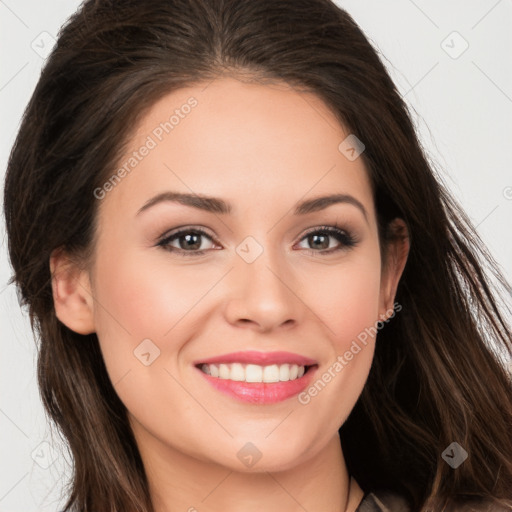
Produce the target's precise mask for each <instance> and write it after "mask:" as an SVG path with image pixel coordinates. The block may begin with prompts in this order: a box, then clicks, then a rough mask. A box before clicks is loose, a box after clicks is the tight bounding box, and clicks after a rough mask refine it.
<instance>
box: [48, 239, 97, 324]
mask: <svg viewBox="0 0 512 512" xmlns="http://www.w3.org/2000/svg"><path fill="white" fill-rule="evenodd" d="M50 272H51V275H52V292H53V303H54V307H55V314H56V316H57V318H58V319H59V320H60V321H61V322H62V323H63V324H64V325H65V326H66V327H68V328H69V329H71V330H72V331H75V332H76V333H78V334H91V333H93V332H95V327H94V309H93V305H94V302H93V297H92V290H91V285H90V280H89V274H88V273H87V272H86V271H85V270H83V269H81V268H80V267H79V266H78V265H77V264H76V263H75V262H74V261H73V260H72V259H71V258H70V257H69V256H68V255H67V254H66V253H65V252H64V251H63V250H61V249H56V250H55V251H53V252H52V255H51V257H50Z"/></svg>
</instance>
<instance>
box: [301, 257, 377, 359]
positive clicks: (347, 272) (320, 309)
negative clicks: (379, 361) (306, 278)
mask: <svg viewBox="0 0 512 512" xmlns="http://www.w3.org/2000/svg"><path fill="white" fill-rule="evenodd" d="M377 251H378V248H377ZM377 256H378V253H377ZM379 296H380V262H379V259H378V257H376V256H375V253H374V252H372V251H368V252H367V253H366V254H361V253H360V254H359V255H358V256H357V258H356V257H354V258H353V259H350V260H349V259H348V258H347V260H346V261H345V262H342V263H340V264H339V265H336V266H334V267H330V268H327V269H324V270H322V271H317V272H316V273H315V279H314V281H312V282H310V283H309V284H308V286H307V287H306V288H305V290H304V297H306V300H307V302H308V304H310V305H311V309H313V310H314V311H315V312H316V313H317V314H318V316H319V317H320V318H321V319H322V320H323V322H322V324H323V327H324V329H325V334H326V336H327V337H328V338H329V339H331V340H332V343H333V345H334V347H335V348H336V349H338V350H342V349H344V347H345V346H346V345H347V343H348V344H350V341H351V340H352V339H354V338H355V337H357V336H358V335H359V334H360V333H361V332H362V331H364V330H365V329H366V328H367V327H369V326H373V325H374V324H375V322H376V321H377V320H378V313H379Z"/></svg>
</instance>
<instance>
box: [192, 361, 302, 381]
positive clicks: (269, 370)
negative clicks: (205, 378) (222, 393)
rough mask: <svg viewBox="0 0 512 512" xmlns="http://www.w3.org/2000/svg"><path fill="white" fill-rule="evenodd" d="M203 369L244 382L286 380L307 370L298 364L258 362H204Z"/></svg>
mask: <svg viewBox="0 0 512 512" xmlns="http://www.w3.org/2000/svg"><path fill="white" fill-rule="evenodd" d="M201 370H202V371H203V372H204V373H206V374H207V375H211V376H212V377H218V378H219V379H229V380H235V381H240V382H242V381H244V382H268V383H271V382H286V381H289V380H295V379H298V378H300V377H302V376H303V375H304V373H305V371H306V369H305V367H304V366H299V365H296V364H281V365H277V364H272V365H270V366H259V365H257V364H248V365H243V364H242V363H232V364H224V363H222V364H219V365H217V364H203V365H201Z"/></svg>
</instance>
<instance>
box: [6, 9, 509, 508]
mask: <svg viewBox="0 0 512 512" xmlns="http://www.w3.org/2000/svg"><path fill="white" fill-rule="evenodd" d="M277 1H278V0H277ZM79 3H80V2H78V1H76V0H51V1H47V2H44V4H43V2H41V1H37V0H30V1H29V0H17V1H14V0H0V52H1V54H0V59H1V67H0V69H1V73H0V109H1V111H0V118H1V123H0V130H1V132H0V176H1V177H2V187H3V174H4V172H5V167H6V163H7V158H8V155H9V151H10V148H11V146H12V144H13V142H14V139H15V136H16V133H17V130H18V127H19V123H20V119H21V115H22V113H23V110H24V108H25V106H26V104H27V102H28V101H29V99H30V96H31V94H32V91H33V89H34V87H35V84H36V82H37V80H38V77H39V73H40V70H41V66H42V64H43V62H44V58H45V57H46V55H47V51H48V50H49V49H50V48H51V45H52V44H53V40H54V38H56V37H57V34H58V31H59V27H60V26H61V25H62V23H63V22H64V21H65V20H66V19H67V17H68V16H69V15H71V14H72V13H73V12H74V11H75V10H76V8H77V6H78V5H79ZM337 3H338V4H339V5H340V6H342V7H344V8H346V9H347V10H348V12H349V13H350V14H351V15H352V16H353V17H354V19H355V20H356V22H357V23H358V24H359V25H360V26H361V28H362V29H363V31H364V32H365V33H366V35H367V36H368V37H369V38H370V40H371V42H372V44H373V45H374V46H375V47H376V48H377V49H378V50H379V52H380V53H381V55H383V58H384V62H385V64H386V66H387V68H388V70H389V72H390V74H391V76H392V78H393V79H394V80H395V82H396V84H397V86H398V88H399V90H400V92H401V94H402V95H403V96H404V97H405V99H406V101H407V103H408V105H410V108H411V112H412V115H413V118H414V122H415V124H416V126H417V129H418V131H419V133H420V137H421V141H422V143H423V145H424V146H425V148H426V150H427V152H428V155H429V157H430V158H431V159H432V161H433V162H434V163H435V165H436V166H437V167H438V168H439V169H440V170H441V172H442V176H443V180H444V181H445V183H446V184H447V186H448V187H449V188H450V189H451V190H452V192H453V194H454V195H455V197H456V198H457V199H458V200H459V201H460V202H461V203H462V205H463V206H464V207H465V208H466V211H467V213H468V214H469V216H470V218H471V219H472V221H473V222H474V224H475V225H476V226H477V228H478V231H479V233H480V235H481V236H482V238H483V240H484V241H485V242H486V244H487V246H488V247H489V249H490V251H491V252H492V254H493V255H494V256H495V258H496V260H497V261H498V263H500V264H501V266H502V269H503V271H504V273H505V275H506V276H507V278H508V279H509V281H510V280H511V278H512V241H511V239H510V236H509V234H510V227H511V219H512V172H511V167H510V165H511V162H512V143H511V137H512V60H511V59H510V56H511V55H512V35H511V34H512V30H511V29H512V2H511V1H510V0H452V1H450V2H446V1H443V0H428V1H427V0H415V1H412V0H388V1H386V2H383V1H381V0H346V1H345V0H338V2H337ZM41 229H44V226H41ZM0 230H1V231H0V240H1V246H0V332H1V350H2V354H1V357H0V384H1V390H2V393H1V395H0V433H1V437H0V512H7V511H8V512H31V511H56V510H59V505H62V503H63V501H62V499H61V493H62V491H63V490H64V488H65V484H66V482H67V479H68V476H67V475H68V474H69V469H68V468H69V466H68V464H69V457H68V456H67V455H66V452H65V450H63V447H62V445H60V444H59V440H58V438H54V437H52V435H51V431H50V429H49V426H48V423H47V420H46V417H45V415H44V412H43V409H42V406H41V402H40V399H39V394H38V389H37V385H36V370H35V361H36V351H35V342H34V338H33V335H32V333H31V331H30V326H29V321H28V318H27V316H26V314H25V313H24V312H22V311H21V310H20V308H19V305H18V300H17V294H16V291H15V289H14V286H13V285H8V284H7V283H8V280H9V278H10V276H11V270H10V267H9V264H8V262H7V250H6V237H5V226H4V221H3V217H2V220H1V222H0Z"/></svg>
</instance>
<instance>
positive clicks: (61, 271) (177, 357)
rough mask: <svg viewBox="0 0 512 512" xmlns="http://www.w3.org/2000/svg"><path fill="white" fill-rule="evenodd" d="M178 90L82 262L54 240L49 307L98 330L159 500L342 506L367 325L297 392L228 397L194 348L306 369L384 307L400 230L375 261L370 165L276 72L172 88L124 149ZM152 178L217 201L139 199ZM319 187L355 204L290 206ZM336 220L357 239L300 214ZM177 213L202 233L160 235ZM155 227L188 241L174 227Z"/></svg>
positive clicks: (184, 506)
mask: <svg viewBox="0 0 512 512" xmlns="http://www.w3.org/2000/svg"><path fill="white" fill-rule="evenodd" d="M190 96H194V97H195V98H196V99H197V101H198V105H197V106H196V107H195V108H194V109H192V111H191V112H190V114H188V115H187V116H186V117H185V118H184V119H181V120H180V123H179V124H178V125H177V126H175V128H174V129H173V131H172V132H171V133H169V134H166V135H165V136H164V137H163V139H162V141H161V142H159V143H158V145H157V146H156V147H155V148H154V149H152V150H151V151H150V152H149V154H148V155H147V156H146V157H145V158H144V159H142V160H141V161H140V162H139V163H138V165H137V166H136V168H135V169H134V170H133V171H132V172H131V173H130V174H129V175H128V176H126V177H124V179H123V180H122V182H121V183H119V184H118V185H116V186H115V187H114V188H113V189H112V190H111V191H110V192H108V194H106V197H104V198H103V199H101V200H100V209H99V213H98V231H97V238H96V240H95V246H94V257H93V261H92V262H91V265H90V266H89V267H88V268H87V269H86V270H81V269H80V268H79V267H78V266H77V265H74V264H73V263H72V262H71V261H70V260H69V259H68V258H67V256H66V255H65V254H64V253H62V252H59V251H55V253H54V254H53V255H52V259H51V269H52V273H53V275H54V282H53V290H54V301H55V308H56V314H57V316H58V318H59V319H60V320H61V321H62V322H63V323H65V324H66V325H67V326H68V327H69V328H71V329H73V330H75V331H76V332H79V333H82V334H85V333H90V332H96V333H97V335H98V338H99V342H100V346H101V350H102V353H103V356H104V358H105V362H106V366H107V370H108V373H109V376H110V378H111V381H112V383H113V384H114V386H115V389H116V391H117V393H118V395H119V397H120V399H121V400H122V401H123V403H124V404H125V405H126V407H127V409H128V411H129V417H130V423H131V425H132V428H133V431H134V434H135V437H136V440H137V444H138V446H139V450H140V452H141V456H142V459H143V462H144V465H145V468H146V471H147V474H148V478H149V482H150V487H151V492H152V496H153V499H154V502H155V509H156V510H157V512H163V511H171V510H173V511H174V510H190V511H192V510H198V511H201V512H203V511H219V510H223V511H227V512H229V511H235V510H236V511H238V512H240V510H243V511H244V512H253V511H254V512H256V511H260V510H266V511H269V512H274V511H280V512H282V511H283V510H285V511H289V512H295V511H303V510H308V511H310V512H313V511H318V512H320V511H322V512H339V511H354V510H355V509H356V508H357V506H358V504H359V503H360V501H361V498H362V496H363V492H362V490H361V489H360V487H359V486H358V485H357V482H355V480H352V484H350V477H349V474H348V472H347V468H346V465H345V461H344V457H343V453H342V449H341V446H340V443H339V437H338V429H339V428H340V426H341V425H342V424H343V423H344V421H345V420H346V418H347V416H348V415H349V413H350V411H351V410H352V408H353V406H354V405H355V403H356V401H357V399H358V397H359V395H360V393H361V391H362V389H363V386H364V384H365V381H366V379H367V376H368V373H369V371H370V367H371V363H372V358H373V353H374V345H375V339H373V338H369V339H368V343H367V345H366V346H364V347H363V348H362V350H361V351H360V352H358V353H357V355H355V356H354V357H353V359H352V360H351V361H350V362H349V363H348V364H347V365H346V366H344V368H343V370H342V371H340V372H338V373H337V374H336V377H335V378H333V379H332V380H331V381H330V382H329V383H328V384H327V385H326V386H325V387H324V388H323V389H322V391H321V392H319V393H318V395H317V396H315V397H313V398H312V399H311V400H310V401H309V403H307V404H305V405H303V404H301V403H299V402H298V400H297V397H296V396H295V397H292V398H290V399H287V400H285V401H283V402H280V403H277V404H271V405H261V404H249V403H244V402H239V401H237V400H235V399H233V398H231V397H229V396H226V395H224V394H222V393H220V392H218V391H217V390H215V389H214V388H213V387H211V386H210V385H209V384H208V383H207V382H206V380H205V379H204V378H203V377H202V376H201V375H200V374H198V372H197V370H196V369H195V368H194V367H193V364H192V362H193V361H196V360H198V359H206V358H209V357H213V356H216V355H219V354H224V353H228V352H234V351H241V350H258V351H263V352H266V351H278V350H285V351H290V352H294V353H297V354H301V355H304V356H307V357H311V358H313V359H315V360H316V361H318V364H319V368H318V370H317V376H321V375H322V373H324V372H325V371H327V370H328V369H329V368H330V367H332V365H333V364H334V362H335V361H336V358H337V356H338V355H343V354H344V353H345V352H346V351H347V350H349V348H350V346H351V343H352V342H353V340H355V339H356V337H357V336H358V334H360V333H361V332H363V331H364V330H365V328H367V327H369V326H373V325H375V322H376V321H378V320H382V319H383V318H385V317H387V316H389V315H390V312H391V311H392V308H393V302H394V296H395V292H396V286H397V284H398V280H399V278H400V275H401V273H402V271H403V267H404V265H405V262H406V258H407V253H408V249H409V246H408V242H407V241H402V242H396V243H395V244H393V245H391V246H390V247H389V256H390V257H389V258H388V260H387V261H388V262H389V263H388V264H387V266H386V267H385V268H384V267H382V266H381V248H380V247H379V240H378V234H377V223H376V215H375V208H374V203H373V198H372V192H371V185H370V181H369V177H368V173H367V171H366V169H365V166H364V163H363V161H362V159H361V158H357V159H355V160H354V161H350V160H348V159H347V158H346V157H345V156H344V155H343V154H342V153H341V152H340V151H339V150H338V146H339V144H340V142H341V141H343V140H344V139H345V137H346V136H347V135H348V134H349V132H348V131H347V130H345V129H344V128H343V127H342V126H340V124H339V123H338V122H337V120H336V118H335V117H334V115H333V114H332V112H330V110H329V109H328V108H327V106H326V105H325V104H324V103H323V102H322V101H321V100H320V99H319V98H318V97H316V96H315V95H313V94H311V93H304V92H302V93H298V92H296V91H295V90H294V89H293V88H291V87H289V86H287V85H286V84H275V85H261V84H256V83H244V82H241V81H238V80H236V79H234V78H222V79H218V80H215V81H214V82H212V83H210V84H209V85H207V86H206V84H202V85H200V86H195V87H190V88H187V89H182V90H179V91H174V92H172V93H171V94H168V95H167V96H165V97H163V98H162V99H161V100H159V101H158V102H157V103H155V105H154V106H153V107H152V109H151V110H150V111H149V112H148V113H147V114H146V116H145V117H144V118H143V119H142V121H141V123H140V125H139V126H138V127H137V129H136V130H135V135H134V136H133V137H132V139H131V140H130V143H129V145H128V146H127V147H128V149H127V156H129V155H130V154H131V153H132V152H133V151H134V150H136V149H137V148H140V146H141V145H142V144H144V141H145V140H147V136H148V135H150V134H151V133H152V132H153V130H154V129H155V127H157V126H158V125H159V124H160V123H161V122H162V121H164V120H167V119H168V118H169V112H172V111H173V110H175V109H176V108H179V107H180V106H181V105H183V104H185V103H186V101H187V99H188V98H189V97H190ZM122 161H123V159H122ZM122 161H121V162H120V165H121V163H122ZM163 191H178V192H184V193H190V192H193V193H195V194H200V195H207V196H214V197H218V198H222V199H224V200H225V201H227V202H229V203H231V205H232V213H231V214H219V213H211V212H205V211H201V210H198V209H196V208H193V207H190V206H185V205H183V204H179V203H176V202H163V203H159V204H157V205H154V206H153V207H151V208H148V209H147V210H145V211H144V212H142V213H140V214H139V215H137V212H138V210H139V209H140V208H141V207H142V206H143V205H144V204H145V203H146V202H147V201H148V200H149V199H151V198H152V197H154V196H155V195H157V194H159V193H161V192H163ZM334 192H338V193H342V194H350V195H351V196H353V197H354V198H356V199H357V200H358V201H359V202H360V203H361V204H362V205H363V206H364V209H365V211H366V217H365V215H364V214H363V213H362V211H361V210H360V209H358V208H357V207H356V206H354V205H353V204H349V203H337V204H333V205H331V206H329V207H327V208H325V209H323V210H320V211H317V212H312V213H309V214H306V215H301V216H298V215H294V214H293V210H294V207H295V204H296V203H297V202H299V201H302V200H304V199H311V198H313V197H317V196H323V195H329V194H332V193H334ZM398 222H400V221H398ZM336 223H337V224H338V225H339V226H340V228H341V229H343V230H346V231H348V232H349V233H351V234H353V235H354V236H355V237H356V240H357V243H356V245H355V246H353V247H346V246H344V245H343V243H340V242H339V241H338V240H337V239H336V238H335V237H334V236H332V235H331V236H329V237H326V236H325V235H324V238H322V240H321V241H320V246H315V245H314V243H313V242H312V241H311V238H309V241H308V237H307V236H306V235H307V233H306V232H307V231H309V230H310V229H311V228H318V229H320V228H321V226H323V225H327V226H334V225H335V224H336ZM188 226H190V227H191V228H194V227H195V228H197V227H201V228H202V229H204V230H205V231H206V232H207V233H208V235H209V236H211V238H208V237H202V238H199V239H198V244H199V243H200V244H201V246H200V247H201V249H204V250H205V253H204V254H202V255H196V256H194V255H190V250H189V252H187V253H186V254H185V256H180V255H179V254H177V252H170V251H168V250H166V249H165V248H163V247H161V246H158V245H157V243H158V240H159V237H161V236H162V235H164V234H166V233H170V232H171V231H172V230H175V228H178V227H180V228H181V227H188ZM317 234H318V233H317ZM248 236H250V237H253V239H254V240H255V241H257V243H258V244H259V246H260V247H261V249H262V253H261V254H260V255H259V256H258V257H257V258H256V259H255V261H253V262H252V263H248V262H247V261H245V260H244V259H243V258H242V257H241V256H240V255H239V253H237V251H236V249H237V247H239V246H240V244H241V243H242V241H244V240H245V239H246V237H248ZM170 244H171V246H173V247H175V248H176V250H177V251H179V249H181V252H186V249H184V248H183V247H186V241H185V240H184V239H183V237H182V238H181V245H180V239H174V241H172V242H170ZM322 244H324V245H322ZM242 245H243V244H242ZM251 247H252V248H251V249H250V251H254V250H255V249H254V246H251ZM336 247H341V250H339V251H337V252H332V253H331V254H323V255H322V254H321V253H322V251H323V252H324V253H325V251H326V250H328V249H327V248H329V249H332V248H336ZM194 250H196V251H197V249H194ZM144 339H150V340H152V343H154V345H155V346H157V347H158V349H159V350H160V355H159V357H157V358H156V359H155V360H154V362H152V364H150V365H149V366H145V365H144V364H142V363H141V362H140V361H139V360H138V359H137V358H136V357H135V356H134V350H135V349H136V348H137V346H138V345H139V344H140V343H141V341H142V340H144ZM317 378H318V377H317ZM248 442H251V443H252V444H253V445H255V446H256V447H257V449H258V450H259V452H261V454H262V457H261V459H260V460H259V461H258V462H257V463H256V464H254V465H253V466H252V467H246V466H245V465H244V464H243V463H242V462H241V460H240V459H239V458H238V457H237V453H238V452H239V451H240V450H241V449H242V448H243V447H244V446H245V445H246V443H248Z"/></svg>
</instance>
